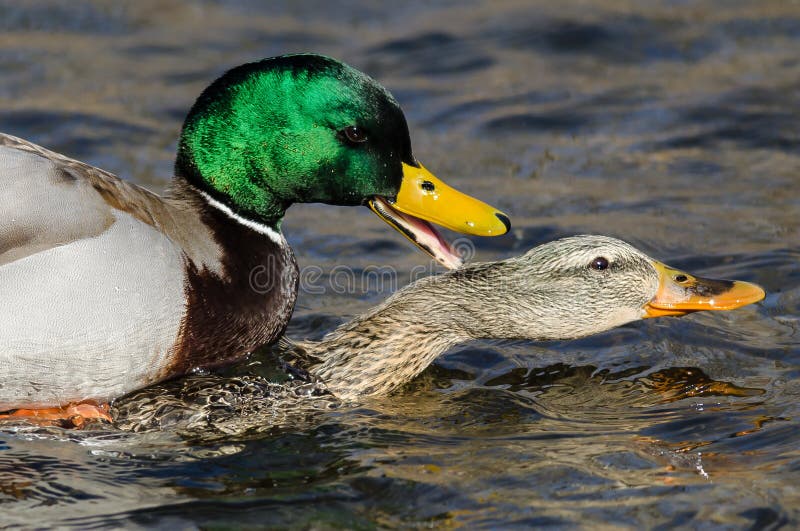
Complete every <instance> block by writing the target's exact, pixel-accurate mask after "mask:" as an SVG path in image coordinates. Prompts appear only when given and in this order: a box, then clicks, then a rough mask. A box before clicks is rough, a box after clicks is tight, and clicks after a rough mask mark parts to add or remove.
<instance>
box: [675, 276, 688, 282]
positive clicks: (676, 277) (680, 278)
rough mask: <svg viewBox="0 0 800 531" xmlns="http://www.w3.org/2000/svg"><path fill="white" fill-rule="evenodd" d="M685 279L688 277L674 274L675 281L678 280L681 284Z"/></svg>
mask: <svg viewBox="0 0 800 531" xmlns="http://www.w3.org/2000/svg"><path fill="white" fill-rule="evenodd" d="M687 280H689V277H687V276H686V275H676V276H675V282H680V283H681V284H683V283H684V282H686V281H687Z"/></svg>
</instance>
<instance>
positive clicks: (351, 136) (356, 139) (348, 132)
mask: <svg viewBox="0 0 800 531" xmlns="http://www.w3.org/2000/svg"><path fill="white" fill-rule="evenodd" d="M341 134H342V136H343V137H344V138H345V139H346V140H347V141H348V142H349V143H351V144H362V143H364V142H366V141H367V132H366V131H364V130H363V129H362V128H360V127H358V126H357V125H348V126H347V127H345V128H344V129H342V130H341Z"/></svg>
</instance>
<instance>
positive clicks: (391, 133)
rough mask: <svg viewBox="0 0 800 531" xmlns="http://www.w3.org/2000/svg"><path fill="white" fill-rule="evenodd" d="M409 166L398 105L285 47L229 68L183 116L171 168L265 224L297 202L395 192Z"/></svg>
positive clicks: (340, 68)
mask: <svg viewBox="0 0 800 531" xmlns="http://www.w3.org/2000/svg"><path fill="white" fill-rule="evenodd" d="M402 162H405V163H407V164H415V162H414V157H413V156H412V154H411V141H410V139H409V134H408V125H407V124H406V120H405V117H404V116H403V112H402V111H401V110H400V106H399V105H398V104H397V102H396V101H395V99H394V98H393V97H392V95H391V94H389V92H388V91H387V90H386V89H384V88H383V87H382V86H381V85H379V84H378V83H377V82H375V81H374V80H373V79H371V78H370V77H368V76H366V75H364V74H362V73H361V72H359V71H357V70H355V69H353V68H351V67H349V66H347V65H345V64H343V63H340V62H338V61H335V60H333V59H330V58H328V57H323V56H319V55H289V56H283V57H276V58H272V59H265V60H263V61H259V62H256V63H249V64H245V65H242V66H239V67H237V68H234V69H232V70H230V71H228V72H227V73H226V74H225V75H223V76H222V77H220V78H219V79H218V80H216V81H215V82H214V83H213V84H211V86H209V87H208V88H207V89H206V90H205V91H204V92H203V93H202V95H201V96H200V97H199V98H198V100H197V102H196V103H195V104H194V106H193V107H192V109H191V111H190V112H189V115H188V117H187V118H186V121H185V122H184V126H183V131H182V133H181V138H180V146H179V151H178V159H177V163H176V164H177V168H176V169H177V172H178V174H179V175H181V176H183V177H184V178H186V179H188V180H189V181H190V182H191V183H192V184H193V185H195V186H197V187H199V188H200V189H202V190H203V191H205V192H207V193H209V194H210V195H211V196H212V197H214V198H215V199H218V200H220V201H222V202H224V203H225V204H227V205H228V206H230V207H231V208H232V209H233V210H234V211H235V212H237V213H238V214H240V215H242V216H245V217H248V218H252V219H255V220H259V221H263V222H266V223H270V224H275V223H277V222H278V221H279V220H280V219H281V217H283V214H284V211H285V210H286V208H287V207H288V206H289V205H291V204H292V203H296V202H304V203H310V202H322V203H330V204H335V205H358V204H362V203H364V202H365V201H366V200H367V199H368V198H370V197H372V196H376V195H379V196H388V197H394V196H395V195H396V194H397V192H398V190H399V187H400V183H401V181H402V178H403V169H402Z"/></svg>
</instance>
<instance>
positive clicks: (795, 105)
mask: <svg viewBox="0 0 800 531" xmlns="http://www.w3.org/2000/svg"><path fill="white" fill-rule="evenodd" d="M336 4H337V5H335V6H334V3H329V2H314V1H309V2H296V1H295V2H271V3H270V5H268V6H267V5H263V4H262V3H261V2H249V1H241V2H235V1H224V0H221V1H216V2H211V1H209V2H188V1H186V2H183V1H178V0H172V1H166V2H163V1H162V2H154V1H153V2H150V1H143V2H136V3H129V4H119V5H118V4H109V3H105V2H88V1H70V2H67V1H63V2H42V1H35V2H29V3H25V4H24V6H23V5H21V4H20V3H17V2H2V3H0V71H2V72H3V75H2V76H0V130H3V131H5V132H8V133H12V134H15V135H18V136H22V137H24V138H28V139H30V140H32V141H34V142H37V143H40V144H42V145H44V146H46V147H48V148H50V149H53V150H56V151H60V152H63V153H66V154H68V155H71V156H73V157H76V158H80V159H82V160H85V161H87V162H90V163H92V164H95V165H98V166H101V167H103V168H105V169H107V170H111V171H114V172H116V173H118V174H119V175H121V176H122V177H124V178H126V179H129V180H131V181H133V182H136V183H138V184H142V185H144V186H148V187H150V188H152V189H155V190H159V191H160V190H163V189H164V187H165V186H166V184H167V182H168V180H169V176H170V171H171V165H172V161H173V156H174V149H175V144H176V137H177V133H178V131H179V128H180V123H181V120H182V119H183V116H184V114H185V112H186V110H187V109H188V108H189V106H190V105H191V103H192V102H193V100H194V98H195V97H196V96H197V95H198V94H199V92H200V90H202V88H203V87H204V86H205V85H206V84H207V83H208V82H209V81H210V80H212V79H213V78H214V77H215V76H217V75H219V74H220V73H222V72H223V71H224V70H225V69H226V68H229V67H231V66H234V65H237V64H239V63H242V62H246V61H250V60H255V59H259V58H262V57H265V56H270V55H275V54H279V53H286V52H300V51H318V52H322V53H326V54H328V55H332V56H335V57H339V58H341V59H343V60H345V61H347V62H349V63H350V64H352V65H354V66H356V67H358V68H360V69H362V70H364V71H366V72H368V73H370V74H371V75H372V76H374V77H375V78H377V79H378V80H379V81H381V82H382V83H383V84H385V85H386V86H387V87H389V88H390V89H391V90H392V92H393V93H394V94H395V95H396V96H397V98H398V99H399V100H400V102H401V104H402V105H403V108H404V109H405V111H406V113H407V116H408V118H409V121H410V126H411V129H412V140H413V145H414V150H415V155H416V156H417V157H418V158H419V159H420V160H421V161H423V162H424V163H425V165H426V166H427V167H428V168H430V169H431V170H432V171H433V172H434V173H436V174H437V175H438V176H439V177H441V178H443V179H445V180H447V181H448V182H450V183H451V184H455V185H457V186H458V187H460V188H462V189H464V190H465V191H467V192H469V193H471V194H474V195H477V196H478V197H481V198H484V199H486V200H487V201H489V202H491V203H492V204H494V205H496V206H498V207H499V208H501V209H503V210H505V211H506V212H508V213H509V214H511V215H512V221H513V222H514V229H513V232H512V233H511V234H510V235H508V236H505V237H502V238H496V239H491V240H480V241H475V244H476V246H477V249H476V253H475V257H474V259H475V260H494V259H501V258H505V257H509V256H513V255H516V254H520V253H522V252H524V251H525V250H527V249H528V248H530V247H532V246H534V245H536V244H538V243H541V242H544V241H546V240H549V239H552V238H555V237H559V236H563V235H569V234H575V233H585V232H590V233H601V234H608V235H612V236H616V237H620V238H622V239H625V240H627V241H630V242H631V243H633V244H635V245H637V246H638V247H640V248H641V249H643V250H644V251H646V252H648V253H650V254H651V255H653V256H654V257H657V258H659V259H661V260H663V261H665V262H667V263H669V264H670V265H673V266H675V267H680V268H684V269H686V270H689V271H691V272H693V273H697V274H703V275H706V276H720V277H728V278H738V279H742V280H749V281H753V282H757V283H759V284H761V285H763V286H764V287H765V288H766V289H767V291H768V296H767V298H766V300H765V301H763V302H762V303H760V304H758V305H756V306H752V307H747V308H744V309H741V310H737V311H735V312H731V313H722V314H698V315H693V316H689V317H686V318H683V319H659V320H650V321H647V322H640V323H635V324H631V325H628V326H625V327H622V328H620V329H617V330H613V331H610V332H607V333H605V334H602V335H600V336H597V337H593V338H589V339H583V340H579V341H570V342H554V343H529V342H491V343H490V342H483V343H472V344H468V345H464V346H462V347H460V348H457V349H454V350H452V351H451V352H449V353H447V354H446V355H445V356H443V357H442V358H441V359H439V360H438V361H437V362H436V364H435V365H434V366H432V367H431V368H430V369H429V370H428V371H426V372H425V373H424V374H423V375H422V376H421V377H420V378H418V379H417V380H415V381H414V382H413V383H412V384H410V385H409V386H408V387H407V388H406V389H405V390H404V391H403V392H402V393H400V394H399V395H397V396H394V397H392V398H391V399H390V400H370V401H366V402H364V403H362V404H359V405H357V406H353V407H346V408H340V409H336V410H331V411H320V412H315V413H314V414H313V415H309V416H307V417H302V418H298V419H290V420H289V421H286V422H282V423H278V422H275V423H274V424H270V419H269V418H265V419H264V423H263V425H262V429H255V430H252V431H250V432H246V433H239V434H236V435H227V436H226V435H225V434H220V433H216V432H213V431H209V432H208V433H203V432H199V433H193V434H192V435H187V434H186V433H183V432H178V431H169V430H166V431H162V432H148V433H124V432H120V431H117V430H113V429H110V428H98V429H97V430H90V431H87V432H80V433H70V432H65V431H59V430H52V429H51V430H42V429H13V430H12V429H7V430H6V431H3V432H2V433H0V441H1V442H0V507H1V508H2V509H3V517H2V523H3V524H5V525H11V526H13V525H17V526H20V527H37V526H74V527H77V528H82V529H83V528H89V527H116V526H127V527H133V528H135V527H148V528H150V527H156V528H170V529H175V528H192V527H199V526H208V527H217V526H225V525H231V526H239V527H247V526H253V527H256V526H274V527H287V526H291V527H313V528H330V527H346V528H365V529H369V528H374V527H396V526H423V525H424V526H432V527H450V526H466V527H469V528H480V527H483V528H497V527H504V526H505V527H521V526H533V525H537V526H540V525H541V526H543V525H551V526H556V527H566V526H573V525H583V526H586V527H589V526H596V525H600V524H603V525H606V526H617V527H622V528H631V529H638V528H641V527H643V526H648V527H657V526H665V527H666V526H687V527H688V526H692V527H699V526H704V527H712V526H713V527H715V528H716V527H727V528H747V527H754V528H778V527H781V526H791V527H796V526H797V525H798V511H797V507H798V504H799V503H800V491H798V487H797V477H798V473H800V453H799V451H798V435H797V434H798V428H799V427H800V426H798V420H797V419H798V415H800V407H799V406H798V402H799V401H800V372H798V370H797V367H798V364H799V363H800V344H799V343H800V265H799V264H800V178H799V177H798V171H800V133H799V132H798V131H800V129H798V125H797V124H798V123H800V88H798V87H800V55H799V54H798V50H800V5H798V4H797V3H794V2H785V1H778V0H775V1H760V2H756V1H753V2H744V1H736V2H728V1H722V0H720V1H717V2H711V1H709V2H681V1H663V2H657V1H649V2H636V1H625V0H610V1H604V2H601V1H599V0H598V1H583V2H558V3H552V2H528V1H513V0H508V1H491V2H490V1H473V2H468V3H460V2H438V3H435V4H432V5H431V4H428V3H420V2H406V3H402V2H399V3H398V2H396V3H394V4H393V5H392V6H391V8H388V7H386V6H382V5H378V4H376V3H373V2H367V1H364V0H351V1H348V2H344V3H336ZM284 228H285V232H286V234H287V237H288V238H289V240H290V242H291V244H292V245H293V246H294V248H295V250H296V252H297V255H298V260H299V262H300V265H301V267H302V266H311V265H314V266H318V267H320V268H321V269H322V271H323V275H322V276H321V277H320V278H318V279H317V280H315V281H314V282H313V283H312V284H313V285H311V286H310V287H311V288H313V289H308V290H306V291H304V292H303V293H301V295H300V298H299V302H298V306H297V309H296V311H295V315H294V318H293V321H292V324H291V326H290V330H289V333H290V335H292V336H294V337H301V338H318V337H321V336H322V335H323V334H324V333H325V332H327V331H329V330H331V329H332V328H333V327H334V326H336V325H337V324H338V323H340V322H343V321H345V320H347V319H348V318H349V317H350V316H352V315H356V314H358V313H359V312H361V311H364V310H365V309H367V308H369V307H370V306H372V305H374V304H376V303H377V302H378V301H380V300H382V299H383V298H384V297H385V296H386V295H387V293H388V292H389V291H391V290H392V289H393V288H394V287H396V286H394V285H377V284H375V285H366V286H361V285H360V284H354V285H353V286H351V288H352V289H345V290H333V289H331V278H332V276H331V272H332V271H333V270H334V268H335V267H336V266H337V265H339V264H343V263H344V264H348V265H349V266H351V267H353V268H354V270H355V271H356V272H357V273H358V272H362V271H363V270H365V269H366V268H368V267H370V266H374V265H391V266H393V267H394V268H396V270H397V271H398V277H397V278H398V280H397V284H399V285H403V284H405V283H406V282H408V280H409V278H410V277H411V276H412V274H413V273H414V271H415V269H414V268H415V267H419V266H422V267H423V268H429V267H430V264H429V263H428V262H427V261H426V259H425V257H424V256H423V255H422V254H421V253H419V252H415V251H414V250H412V249H411V248H410V247H409V245H407V243H406V242H405V241H404V240H403V239H402V238H401V237H400V236H399V235H397V234H395V233H393V232H391V231H390V230H388V228H387V227H386V226H385V225H384V224H383V223H381V222H380V221H379V220H378V219H376V218H375V216H373V215H372V214H370V213H369V212H368V211H367V210H366V209H352V208H351V209H346V208H337V207H329V206H319V205H302V206H297V207H294V208H292V209H291V210H290V212H289V215H288V217H287V220H286V222H285V225H284ZM318 288H322V290H323V292H322V293H318V291H319V289H318ZM262 358H263V359H261V358H258V357H256V360H255V361H262V362H263V363H267V361H268V360H267V359H266V355H263V356H262Z"/></svg>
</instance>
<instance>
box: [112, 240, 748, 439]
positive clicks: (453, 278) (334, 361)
mask: <svg viewBox="0 0 800 531" xmlns="http://www.w3.org/2000/svg"><path fill="white" fill-rule="evenodd" d="M763 298H764V290H762V289H761V288H760V287H758V286H756V285H754V284H750V283H748V282H741V281H729V280H712V279H708V278H701V277H696V276H692V275H690V274H688V273H684V272H682V271H679V270H677V269H673V268H671V267H669V266H666V265H664V264H663V263H661V262H659V261H657V260H654V259H652V258H650V257H649V256H647V255H645V254H644V253H642V252H640V251H638V250H637V249H635V248H634V247H632V246H630V245H628V244H627V243H625V242H622V241H620V240H617V239H614V238H609V237H604V236H574V237H570V238H564V239H560V240H556V241H553V242H550V243H546V244H544V245H541V246H539V247H536V248H534V249H532V250H531V251H529V252H528V253H526V254H524V255H522V256H519V257H515V258H511V259H508V260H503V261H500V262H491V263H476V264H469V265H466V266H464V267H463V268H461V269H459V270H456V271H449V272H446V273H444V274H442V275H439V276H432V277H427V278H423V279H421V280H418V281H417V282H415V283H413V284H411V285H409V286H407V287H405V288H403V289H401V290H399V291H398V292H396V293H395V294H394V295H392V296H391V297H389V298H388V299H387V300H386V301H385V302H383V303H382V304H380V305H378V306H377V307H375V308H374V309H372V310H370V311H368V312H366V313H365V314H363V315H360V316H358V317H356V318H355V319H353V320H352V321H350V322H348V323H346V324H343V325H342V326H340V327H339V328H337V329H336V330H334V331H333V332H331V333H330V334H328V335H327V336H325V337H324V338H323V339H322V340H321V341H319V342H308V341H304V342H292V341H289V340H282V342H281V343H282V344H281V350H283V355H284V356H285V360H286V362H287V363H288V368H289V370H290V373H292V374H293V375H294V376H295V377H297V378H298V379H297V380H296V381H295V382H292V383H290V384H287V385H278V384H275V383H272V382H268V381H266V380H264V379H263V378H259V377H254V376H246V377H241V378H233V379H230V378H229V379H226V378H221V377H218V376H217V377H215V376H205V377H197V378H193V379H187V380H186V381H185V382H184V384H181V382H176V385H178V386H180V388H179V389H178V390H177V391H175V390H174V388H173V391H169V390H167V389H160V390H159V391H158V392H155V393H153V392H149V390H143V391H141V392H140V393H137V395H136V396H132V397H129V398H127V399H124V400H123V401H122V402H121V404H120V406H121V407H120V409H119V410H118V415H117V417H118V420H119V421H120V425H121V426H123V427H129V428H131V427H142V426H154V425H159V424H160V423H161V419H162V418H163V417H164V416H165V415H169V416H170V417H171V418H176V417H181V418H185V417H186V416H187V413H186V411H188V412H189V413H192V412H194V413H195V415H194V417H195V419H197V418H200V419H203V418H208V417H209V413H210V412H212V411H213V412H214V415H213V417H214V419H215V422H216V423H218V424H220V425H221V426H222V425H225V424H226V423H227V424H228V425H230V424H231V423H236V422H242V421H241V420H236V419H233V418H232V419H228V420H226V417H225V415H226V411H227V415H228V416H230V417H236V416H237V415H238V414H239V413H240V412H241V411H247V410H250V411H262V410H263V411H271V413H270V414H274V412H275V407H274V402H271V401H270V399H272V400H278V401H279V404H283V405H288V404H289V401H290V399H292V400H293V401H294V402H297V401H298V400H300V401H303V400H309V399H311V398H310V397H311V396H322V397H325V400H328V401H330V400H332V399H335V400H341V401H353V400H358V399H361V398H363V397H367V396H377V395H386V394H388V393H390V392H392V391H394V390H395V389H397V388H398V387H399V386H401V385H403V384H405V383H407V382H408V381H410V380H411V379H412V378H414V377H415V376H416V375H418V374H419V373H420V372H422V371H423V370H424V369H425V368H426V367H428V365H430V364H431V363H432V362H433V360H434V359H436V357H437V356H439V355H440V354H442V353H443V352H444V351H446V350H447V349H449V348H451V347H452V346H454V345H456V344H457V343H462V342H465V341H470V340H473V339H528V340H536V341H542V340H563V339H574V338H579V337H584V336H588V335H591V334H596V333H598V332H602V331H605V330H608V329H611V328H614V327H617V326H620V325H622V324H625V323H629V322H632V321H636V320H639V319H646V318H652V317H661V316H682V315H685V314H687V313H690V312H696V311H701V310H731V309H734V308H738V307H740V306H744V305H746V304H751V303H754V302H757V301H759V300H761V299H763ZM176 393H177V396H178V397H177V398H176V396H175V394H176ZM214 397H216V398H214ZM223 397H224V398H223ZM198 404H199V405H198ZM226 407H229V408H230V410H228V409H226ZM184 410H185V411H184ZM198 410H199V412H200V413H199V415H198V414H196V413H197V412H198ZM188 416H191V414H189V415H188ZM256 421H257V419H256ZM248 422H250V423H252V422H253V419H252V418H251V419H250V420H249V421H248Z"/></svg>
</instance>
